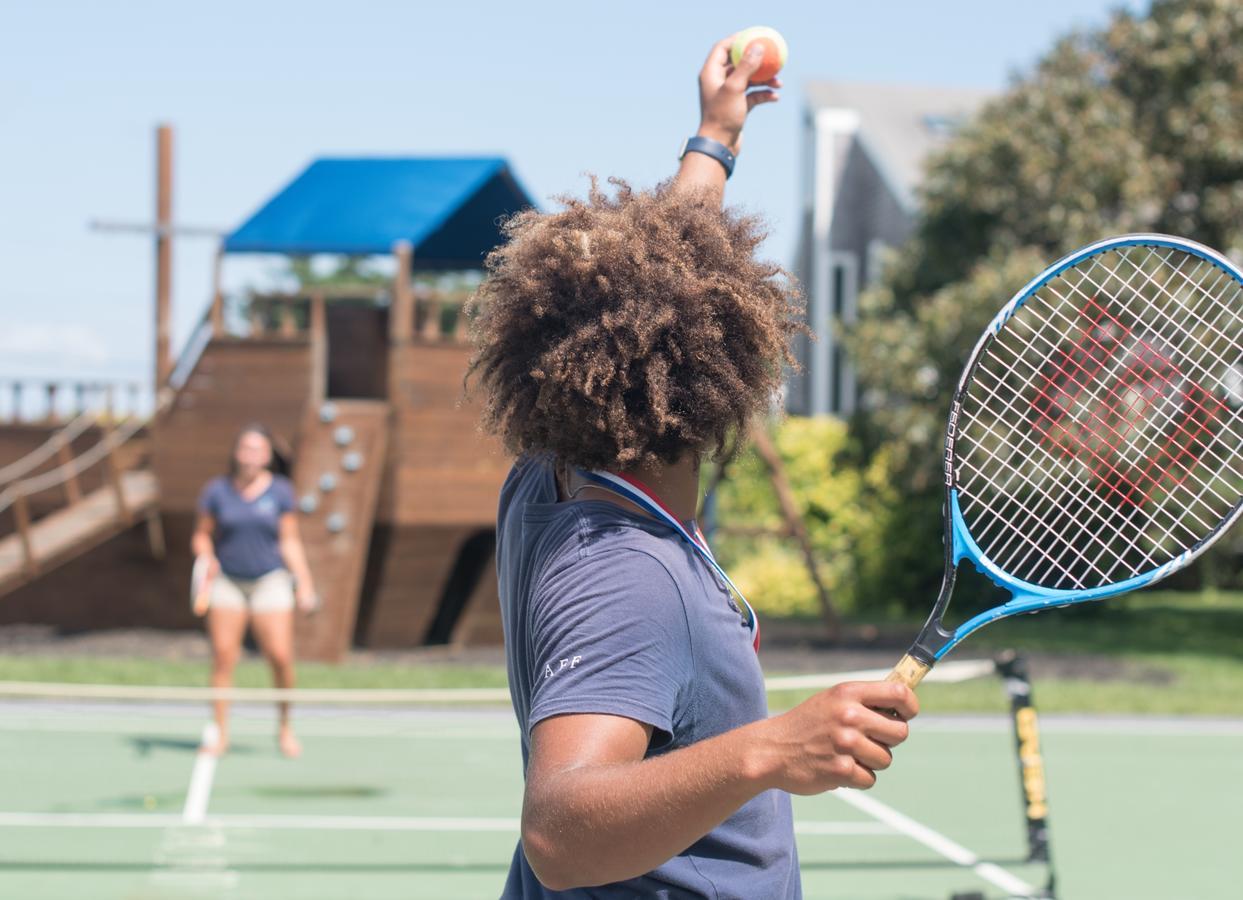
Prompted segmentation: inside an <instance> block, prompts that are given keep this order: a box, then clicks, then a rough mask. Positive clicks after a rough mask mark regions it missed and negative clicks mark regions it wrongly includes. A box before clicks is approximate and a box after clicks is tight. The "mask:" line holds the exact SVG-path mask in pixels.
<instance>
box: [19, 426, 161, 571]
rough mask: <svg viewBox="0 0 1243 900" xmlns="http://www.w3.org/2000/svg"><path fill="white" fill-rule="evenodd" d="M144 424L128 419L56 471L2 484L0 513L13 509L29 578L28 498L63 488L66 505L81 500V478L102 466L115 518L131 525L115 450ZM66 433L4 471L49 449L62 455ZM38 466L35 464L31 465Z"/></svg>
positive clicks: (32, 566)
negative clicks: (114, 504) (114, 505)
mask: <svg viewBox="0 0 1243 900" xmlns="http://www.w3.org/2000/svg"><path fill="white" fill-rule="evenodd" d="M146 424H147V422H146V419H145V418H144V417H141V416H131V417H129V418H128V419H126V420H125V421H123V422H121V423H120V424H119V425H117V427H115V428H114V429H112V430H111V431H109V432H108V433H107V434H106V435H104V436H103V438H101V439H100V440H99V441H98V442H96V443H95V444H93V445H92V446H91V447H90V448H89V449H87V450H85V451H83V452H82V453H80V454H79V455H77V456H74V457H68V458H63V461H62V462H61V464H60V465H58V466H57V467H56V468H54V469H51V470H49V471H47V472H43V473H42V474H39V475H32V476H27V477H23V478H19V479H17V480H12V481H10V482H8V483H7V484H4V485H3V489H0V513H3V512H4V511H5V510H7V509H9V508H10V507H12V509H13V520H14V523H15V524H16V528H17V534H18V537H19V540H20V541H21V546H22V559H23V564H24V567H25V569H26V571H27V573H28V574H29V575H33V574H35V573H36V572H37V570H38V564H37V560H36V559H35V554H34V546H33V543H32V540H31V528H32V526H33V524H34V523H33V521H32V518H31V511H30V498H31V497H32V496H34V495H36V494H41V493H43V492H45V491H49V490H52V489H53V488H56V487H63V489H64V499H65V502H66V503H67V504H72V503H75V502H77V501H78V500H80V499H81V497H82V488H81V478H82V476H83V475H84V474H85V473H86V472H87V471H89V470H90V469H92V468H94V467H95V466H97V465H100V464H102V465H103V466H104V472H105V476H104V477H105V480H106V482H107V484H108V485H109V487H110V488H111V490H112V491H113V492H114V495H115V497H116V508H117V514H118V516H119V517H120V518H121V519H122V520H123V521H124V522H126V524H130V523H132V521H133V511H132V510H130V509H129V508H128V507H127V504H126V498H125V492H124V490H123V486H122V483H121V478H122V474H123V472H124V467H123V466H122V465H121V463H120V461H119V460H118V450H120V448H121V447H122V446H123V445H125V444H126V443H127V442H129V441H130V440H131V439H133V438H134V437H135V435H137V434H138V433H139V432H141V431H142V430H143V428H144V427H145V426H146ZM68 431H69V429H62V430H61V431H60V432H57V434H56V435H55V436H54V437H53V439H52V440H50V441H48V443H46V444H44V446H43V447H41V448H39V450H36V451H35V452H34V453H32V454H29V455H28V456H27V457H25V458H23V459H22V460H19V461H18V463H15V464H14V466H10V467H7V468H8V469H12V468H14V467H16V466H17V465H18V464H21V465H23V466H25V465H27V462H28V460H29V459H30V458H31V457H32V456H37V455H40V454H42V453H43V451H44V449H45V448H47V447H49V446H55V448H56V449H55V450H53V451H52V452H56V453H60V454H61V455H62V457H64V456H66V454H65V448H67V447H68V446H69V441H70V440H71V438H67V437H65V435H66V433H67V432H68ZM38 464H39V463H35V465H38Z"/></svg>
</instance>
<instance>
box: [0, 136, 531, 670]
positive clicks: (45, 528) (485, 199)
mask: <svg viewBox="0 0 1243 900" xmlns="http://www.w3.org/2000/svg"><path fill="white" fill-rule="evenodd" d="M157 146H158V147H159V148H160V153H159V157H160V168H159V172H160V174H159V177H158V179H157V184H158V185H159V195H160V196H159V197H158V199H157V223H156V226H155V227H154V228H153V229H152V230H153V231H154V232H155V235H156V243H157V254H156V259H157V271H158V275H157V279H156V284H157V303H156V365H155V369H156V382H155V383H156V385H157V386H158V389H157V390H156V391H155V392H154V397H153V400H152V401H151V403H150V404H149V407H150V408H149V409H147V410H145V411H143V410H140V409H138V408H136V407H137V406H138V404H137V402H136V401H135V400H133V399H131V402H130V404H129V409H128V410H127V411H126V412H124V413H122V412H120V411H119V410H118V409H117V406H118V404H117V403H116V402H115V397H114V394H115V393H116V392H115V390H112V391H109V390H107V389H103V388H99V387H97V386H94V385H69V386H67V387H59V386H52V387H45V386H39V385H36V386H33V390H32V389H31V386H30V385H21V386H18V387H15V388H14V389H13V390H14V391H15V397H14V400H13V403H12V404H11V410H10V415H9V417H8V421H0V623H14V622H36V623H46V624H51V625H55V626H57V627H59V628H62V629H71V630H76V629H90V628H105V627H154V628H160V627H164V628H168V627H174V628H176V627H194V622H195V620H194V619H193V617H192V616H191V613H190V610H189V604H188V600H187V591H188V587H187V586H188V579H189V573H190V568H191V563H192V560H191V558H190V551H189V537H190V532H191V529H192V527H193V520H194V515H195V504H196V501H197V498H198V493H199V491H200V490H201V488H202V486H203V485H204V483H205V482H206V481H207V480H208V479H209V478H211V477H212V476H214V475H217V474H219V473H220V472H221V471H223V469H224V466H225V463H226V458H227V454H228V452H229V448H230V446H231V444H232V441H233V438H234V436H235V434H236V433H237V431H238V430H239V428H241V427H242V426H243V425H245V424H247V423H249V422H256V421H257V422H263V423H265V424H266V425H267V426H268V427H269V428H270V429H271V430H272V431H273V433H274V435H275V436H276V437H277V440H278V443H279V444H280V446H279V447H278V449H279V450H280V451H281V452H282V454H283V455H285V456H286V457H287V458H288V459H289V461H290V462H291V464H292V471H291V477H292V478H293V481H294V484H295V488H296V492H297V496H298V498H299V504H300V510H301V511H300V517H301V525H302V532H303V537H304V540H305V542H306V546H307V552H308V556H309V559H310V563H311V568H312V572H313V574H314V576H315V579H316V582H317V586H318V588H319V590H320V592H321V594H322V595H323V598H324V606H323V608H322V609H321V610H320V611H319V612H318V613H317V614H315V615H314V616H310V617H300V620H299V625H298V627H299V635H298V640H299V652H300V654H301V655H302V656H304V657H306V658H312V659H323V660H336V659H340V658H341V657H342V656H343V655H344V654H345V653H346V652H347V650H348V649H349V648H350V647H351V646H353V645H356V644H357V645H362V646H366V647H413V646H419V645H423V644H426V643H471V642H488V643H494V642H498V641H499V640H500V622H499V610H498V604H497V602H496V586H495V576H494V573H493V570H492V558H493V552H492V551H493V546H494V537H493V528H494V525H495V510H496V506H495V505H496V498H497V494H498V490H499V487H500V485H501V482H502V480H503V478H504V476H505V474H506V472H507V471H508V467H509V461H508V460H507V459H506V458H505V457H504V455H503V454H502V453H501V451H500V449H499V447H498V446H497V445H496V443H495V442H494V441H492V440H491V439H489V438H487V437H486V436H484V435H483V434H481V433H480V431H479V430H478V427H477V421H478V410H477V408H476V407H475V406H474V405H473V404H472V403H471V402H470V401H469V400H467V399H464V397H463V377H464V375H465V371H466V366H467V361H468V360H469V357H470V353H471V350H470V346H469V344H468V342H467V336H466V325H467V323H466V318H465V312H464V303H465V300H466V299H467V298H466V296H465V294H464V292H462V291H437V290H434V289H429V288H426V287H416V284H415V273H416V272H420V271H430V272H446V271H461V270H468V269H471V268H475V269H478V268H479V267H480V266H481V265H482V261H483V257H484V255H486V253H487V251H488V250H489V249H491V247H492V246H495V244H496V243H497V242H499V240H500V239H501V236H500V232H499V226H498V221H499V220H500V219H501V218H502V217H504V216H505V215H507V214H509V213H512V212H515V211H517V210H519V209H521V208H523V207H525V206H528V205H530V199H529V197H528V196H527V195H526V193H525V192H524V191H523V190H522V188H521V187H520V186H519V185H518V184H517V182H516V181H515V180H514V178H513V176H512V174H511V173H510V171H509V168H508V165H507V164H506V163H505V162H504V160H500V159H419V158H412V159H388V160H375V159H335V160H319V161H317V162H315V163H313V164H312V165H311V166H310V167H308V168H307V170H305V171H304V172H303V173H302V174H301V175H300V176H298V177H297V178H295V179H294V180H293V181H292V182H291V183H290V184H289V185H287V186H286V188H285V189H283V190H282V191H280V192H278V194H277V195H276V196H275V197H274V198H272V200H271V201H270V202H269V203H268V204H266V205H265V206H264V207H262V208H261V209H260V210H259V211H258V212H257V213H256V214H255V215H254V216H252V217H250V219H248V220H247V222H245V223H244V224H243V225H242V226H241V227H240V228H238V229H237V230H235V231H234V232H232V233H231V234H230V235H228V236H227V237H226V238H225V239H224V241H223V242H222V244H221V248H220V252H219V254H218V256H217V261H218V264H217V266H216V273H217V274H216V279H215V281H216V283H215V284H214V285H213V289H212V297H211V302H210V305H209V307H208V309H207V310H206V312H205V314H204V316H203V318H202V320H201V321H200V324H199V326H198V328H197V329H196V331H195V332H194V334H193V335H192V336H191V338H190V340H189V341H188V342H187V344H186V347H185V349H184V350H183V351H182V354H181V356H180V357H179V358H177V359H174V358H173V357H172V355H171V352H170V349H169V348H170V341H169V322H170V321H171V316H170V312H169V305H170V296H171V289H170V283H171V282H170V274H169V272H170V266H171V240H172V236H173V234H174V233H175V227H174V226H173V225H172V223H171V199H170V197H169V195H168V193H167V192H171V134H166V133H165V132H164V131H161V133H160V136H159V137H158V138H157ZM308 223H310V224H309V225H308ZM247 252H264V253H283V254H286V255H289V256H309V255H311V254H318V253H333V254H342V255H351V256H358V255H367V254H370V255H377V254H381V253H386V254H391V255H392V259H393V271H394V274H393V277H392V281H391V283H390V284H389V285H387V286H386V287H385V288H383V289H380V290H377V288H376V287H375V286H374V285H369V286H359V287H349V286H333V287H328V286H325V287H323V288H314V287H312V288H309V289H303V290H296V291H293V292H290V293H266V294H255V295H250V296H247V297H245V298H243V299H242V301H241V303H240V304H235V307H234V308H232V309H231V308H230V306H229V303H228V302H227V300H226V297H225V293H224V291H223V288H222V286H221V279H220V270H221V268H222V265H223V264H224V262H225V260H226V259H227V258H228V256H229V255H230V254H234V253H247ZM231 313H232V314H231ZM23 390H25V395H24V396H25V405H27V406H29V405H30V400H31V398H32V394H39V395H40V396H42V395H44V394H46V397H47V403H46V408H45V409H44V410H43V411H42V412H40V413H36V414H35V416H34V421H31V420H30V416H28V415H27V416H23V415H22V414H21V410H22V407H23V399H22V398H23V394H22V391H23ZM66 395H70V396H71V397H72V399H73V400H74V403H73V406H74V407H75V410H74V411H73V413H71V414H69V415H67V416H62V415H60V414H59V412H58V402H57V401H58V396H59V400H60V402H61V404H62V405H63V401H64V399H65V397H66Z"/></svg>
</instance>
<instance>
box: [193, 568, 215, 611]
mask: <svg viewBox="0 0 1243 900" xmlns="http://www.w3.org/2000/svg"><path fill="white" fill-rule="evenodd" d="M209 566H210V564H209V563H208V561H207V557H205V556H196V557H195V558H194V568H193V569H191V570H190V609H191V610H192V611H193V612H194V614H195V615H196V616H199V617H202V616H205V615H207V610H208V609H209V608H210V607H211V588H212V582H214V581H215V578H214V577H212V576H211V575H209V574H208V573H209V571H210V568H209Z"/></svg>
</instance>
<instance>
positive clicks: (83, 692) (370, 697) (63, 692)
mask: <svg viewBox="0 0 1243 900" xmlns="http://www.w3.org/2000/svg"><path fill="white" fill-rule="evenodd" d="M994 668H995V667H994V665H993V662H992V660H988V659H975V660H955V661H952V662H947V663H941V664H940V665H939V666H936V667H935V668H933V670H932V671H931V672H929V673H928V675H927V677H925V678H924V681H926V682H936V681H946V682H954V681H965V680H968V679H971V678H979V677H980V676H982V675H988V674H990V673H992V672H993V671H994ZM889 673H890V670H889V669H858V670H856V671H853V672H834V673H830V674H817V675H791V676H787V677H780V678H769V679H768V680H767V681H766V682H765V683H764V687H765V689H766V690H769V691H783V690H799V689H803V688H829V687H832V686H833V685H835V684H841V683H842V682H844V681H879V680H881V679H883V678H885V676H887V675H888V674H889ZM0 697H3V698H26V699H43V700H52V701H56V700H60V701H68V702H71V703H73V702H79V701H83V700H100V701H108V700H113V701H125V700H130V701H140V702H146V703H152V702H155V703H159V702H164V703H170V702H171V703H194V702H204V703H206V702H208V701H212V700H229V701H231V702H233V703H261V704H267V703H274V702H277V701H280V700H288V701H290V702H293V703H308V704H316V703H319V704H322V705H335V704H343V705H345V706H347V707H348V706H366V705H379V706H384V705H402V704H409V703H420V702H421V703H446V704H450V705H452V704H455V703H458V704H461V703H498V704H506V705H507V704H509V702H510V695H509V688H410V689H369V688H210V687H172V686H168V685H130V684H65V683H58V682H24V681H0Z"/></svg>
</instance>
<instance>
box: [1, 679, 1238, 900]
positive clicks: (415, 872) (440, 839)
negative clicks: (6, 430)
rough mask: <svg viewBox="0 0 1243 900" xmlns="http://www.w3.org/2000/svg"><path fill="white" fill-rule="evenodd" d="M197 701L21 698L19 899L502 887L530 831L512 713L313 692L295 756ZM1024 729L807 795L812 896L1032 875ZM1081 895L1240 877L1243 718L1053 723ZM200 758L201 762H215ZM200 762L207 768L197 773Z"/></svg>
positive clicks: (1051, 749) (986, 722) (926, 744)
mask: <svg viewBox="0 0 1243 900" xmlns="http://www.w3.org/2000/svg"><path fill="white" fill-rule="evenodd" d="M205 718H206V717H205V715H204V713H203V712H202V711H201V709H199V708H196V707H193V706H186V705H180V706H171V705H169V706H161V707H151V706H129V705H120V704H108V705H104V704H83V703H66V704H48V703H28V702H22V701H10V702H8V703H6V704H5V705H4V707H3V715H2V716H0V756H2V758H3V759H4V760H5V767H4V774H3V779H2V781H0V798H2V800H0V896H4V897H23V898H52V897H57V898H59V897H84V896H89V897H93V898H198V897H228V898H260V897H262V898H269V897H291V896H297V897H300V898H312V897H316V898H318V897H323V898H341V897H352V898H387V897H393V898H398V897H400V898H409V897H431V898H455V897H467V898H471V897H494V896H496V895H497V894H498V893H499V891H500V887H501V884H502V883H503V880H504V877H505V873H506V870H507V868H508V864H509V858H510V855H511V854H512V852H513V848H514V841H515V838H516V835H517V817H518V812H519V807H520V802H521V791H522V786H521V776H520V772H519V769H518V762H517V760H518V755H517V753H516V747H515V744H516V741H517V731H516V728H515V726H514V724H513V722H512V716H511V714H510V713H509V712H508V710H500V709H487V710H481V711H472V712H446V711H434V710H410V709H400V710H377V709H370V710H365V711H355V710H341V709H334V710H331V711H329V710H322V709H319V710H317V709H304V710H302V711H301V715H300V719H299V721H300V731H301V735H302V738H303V741H304V744H305V748H306V752H305V755H304V757H303V758H302V759H301V760H298V761H294V762H291V761H287V760H284V759H282V758H281V757H280V756H279V755H278V754H277V752H276V749H275V747H274V746H273V742H272V739H271V718H270V714H269V713H267V712H266V711H259V710H256V711H253V712H245V711H239V717H238V721H237V724H236V728H235V734H234V748H233V750H232V752H231V753H230V754H229V755H228V756H227V757H225V758H224V759H223V760H221V761H220V762H219V764H218V765H217V766H215V767H214V771H212V768H213V767H212V766H211V764H210V763H204V762H200V760H202V759H206V758H204V757H199V755H198V754H197V753H196V747H197V743H198V738H199V734H200V732H201V729H202V726H203V723H204V721H205ZM1009 729H1010V725H1009V723H1008V721H1007V720H1006V719H1005V718H1004V717H959V718H951V717H937V716H936V715H935V713H931V714H929V715H927V716H926V717H925V718H923V719H922V720H921V721H920V722H919V724H918V727H917V728H915V729H914V731H913V734H912V737H911V740H910V741H909V742H908V743H907V744H906V745H905V746H904V747H903V748H902V749H901V750H900V759H901V763H902V764H901V765H900V766H898V767H896V768H895V769H894V770H893V771H892V772H891V773H889V774H888V775H887V776H886V777H885V778H884V779H883V780H882V783H881V785H880V786H879V787H878V788H877V789H876V790H874V791H872V792H868V793H867V794H848V795H846V794H842V795H838V794H827V795H824V796H819V797H812V798H797V799H796V805H795V811H796V817H797V827H798V830H799V834H798V841H799V852H800V856H801V860H802V867H803V883H804V890H805V893H806V895H807V896H808V897H809V898H810V897H826V898H827V897H834V898H860V900H862V898H878V900H879V898H893V900H897V898H923V897H928V898H947V897H949V896H950V895H951V894H952V893H955V892H960V893H969V892H971V891H975V892H979V893H980V894H982V895H983V896H986V897H1005V896H1011V895H1015V894H1017V895H1022V894H1023V892H1024V891H1025V890H1026V889H1027V888H1028V887H1030V888H1037V887H1040V886H1042V885H1043V881H1044V878H1045V873H1044V868H1043V866H1040V865H1033V864H1026V863H1025V862H1024V856H1025V837H1024V831H1023V821H1022V817H1021V813H1020V809H1019V790H1018V785H1017V773H1016V766H1015V757H1014V748H1013V745H1012V737H1011V734H1010V730H1009ZM1044 732H1045V749H1046V763H1047V769H1048V776H1049V787H1050V799H1051V831H1052V841H1053V854H1054V858H1055V861H1056V865H1057V869H1058V875H1059V885H1058V887H1059V890H1058V894H1059V896H1060V897H1063V898H1068V900H1073V898H1094V900H1099V898H1104V897H1123V896H1125V897H1128V898H1166V900H1167V898H1172V897H1180V898H1182V897H1187V898H1190V897H1195V898H1202V900H1207V898H1214V897H1227V896H1236V894H1235V893H1234V891H1235V889H1236V888H1237V885H1238V884H1239V883H1240V881H1241V880H1243V860H1241V859H1240V858H1239V856H1238V854H1237V853H1235V844H1236V840H1237V836H1238V834H1239V832H1240V828H1243V818H1241V816H1240V812H1239V808H1238V804H1237V798H1236V797H1235V793H1236V792H1235V788H1234V787H1233V786H1234V785H1237V784H1238V783H1239V782H1240V780H1243V724H1240V723H1238V722H1227V721H1212V720H1173V719H1125V720H1124V719H1116V720H1106V721H1102V720H1100V719H1094V720H1086V719H1085V720H1078V719H1073V718H1057V719H1047V720H1046V721H1045V723H1044ZM196 764H197V769H196ZM192 781H193V782H196V784H195V786H194V787H193V788H192V787H191V783H192Z"/></svg>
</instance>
